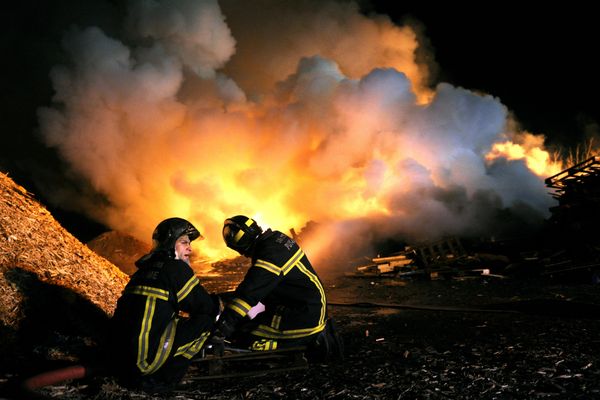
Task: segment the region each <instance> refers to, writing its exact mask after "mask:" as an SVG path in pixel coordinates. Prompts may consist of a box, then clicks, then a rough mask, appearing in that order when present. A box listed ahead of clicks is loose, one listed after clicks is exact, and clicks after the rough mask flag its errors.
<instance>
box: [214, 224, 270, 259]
mask: <svg viewBox="0 0 600 400" xmlns="http://www.w3.org/2000/svg"><path fill="white" fill-rule="evenodd" d="M262 233H263V230H262V228H261V227H260V226H258V224H257V223H256V221H255V220H253V219H252V218H248V217H246V216H244V215H236V216H235V217H231V218H227V219H226V220H225V223H224V225H223V240H225V244H226V245H227V247H229V248H230V249H233V250H235V251H237V252H238V253H240V254H242V255H244V256H248V255H250V253H251V250H252V247H253V246H254V243H255V242H256V239H258V237H259V236H260V235H261V234H262Z"/></svg>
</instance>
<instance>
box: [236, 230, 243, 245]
mask: <svg viewBox="0 0 600 400" xmlns="http://www.w3.org/2000/svg"><path fill="white" fill-rule="evenodd" d="M242 236H244V231H243V230H241V229H240V230H239V231H238V233H236V234H235V236H234V237H233V243H237V242H239V241H240V239H241V238H242Z"/></svg>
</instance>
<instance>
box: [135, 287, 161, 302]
mask: <svg viewBox="0 0 600 400" xmlns="http://www.w3.org/2000/svg"><path fill="white" fill-rule="evenodd" d="M125 293H132V294H140V295H142V296H148V297H155V298H157V299H161V300H164V301H168V300H169V292H168V291H166V290H163V289H159V288H155V287H151V286H132V287H129V288H126V289H125Z"/></svg>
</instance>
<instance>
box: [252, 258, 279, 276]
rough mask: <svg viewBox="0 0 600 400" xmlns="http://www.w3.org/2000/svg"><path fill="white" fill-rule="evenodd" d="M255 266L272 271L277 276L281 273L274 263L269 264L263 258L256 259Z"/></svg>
mask: <svg viewBox="0 0 600 400" xmlns="http://www.w3.org/2000/svg"><path fill="white" fill-rule="evenodd" d="M254 266H255V267H259V268H264V269H266V270H267V271H269V272H272V273H274V274H275V275H277V276H279V274H281V269H280V268H279V267H278V266H277V265H275V264H271V263H270V262H268V261H265V260H256V262H255V263H254Z"/></svg>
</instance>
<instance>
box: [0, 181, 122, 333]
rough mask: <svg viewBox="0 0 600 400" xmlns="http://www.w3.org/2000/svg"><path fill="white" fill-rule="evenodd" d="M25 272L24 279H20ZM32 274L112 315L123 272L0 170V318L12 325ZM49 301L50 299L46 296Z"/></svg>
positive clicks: (5, 324)
mask: <svg viewBox="0 0 600 400" xmlns="http://www.w3.org/2000/svg"><path fill="white" fill-rule="evenodd" d="M24 277H27V279H24ZM32 279H34V280H37V281H39V282H40V283H42V284H44V285H47V286H52V287H60V288H63V289H65V290H66V291H67V292H70V293H72V294H73V295H74V296H76V297H77V298H81V299H84V300H86V301H89V302H90V303H91V304H92V305H94V306H96V307H98V308H99V309H101V310H102V311H103V312H104V313H105V314H106V315H107V316H110V315H112V313H113V311H114V308H115V306H116V302H117V299H118V298H119V296H120V294H121V291H122V290H123V288H124V286H125V284H126V283H127V281H128V279H129V278H128V276H127V275H126V274H125V273H123V272H122V271H121V270H120V269H119V268H117V267H116V266H115V265H113V264H112V263H110V262H109V261H107V260H106V259H104V258H102V257H100V256H99V255H97V254H96V253H94V252H93V251H92V250H90V249H89V248H88V247H87V246H86V245H84V244H83V243H81V242H80V241H79V240H77V239H76V238H75V237H74V236H73V235H71V234H70V233H69V232H67V231H66V230H65V229H64V228H63V227H62V226H61V225H60V224H59V223H58V222H57V221H56V220H55V219H54V217H53V216H52V215H51V214H50V212H49V211H48V210H47V209H46V208H45V207H44V206H43V205H42V204H40V203H39V202H38V201H37V200H35V199H34V197H33V195H32V194H31V193H29V192H28V191H27V190H26V189H24V188H23V187H21V186H19V185H17V184H16V183H15V182H14V181H13V180H12V179H10V178H9V177H8V176H7V175H6V174H4V173H0V295H1V296H2V299H3V301H2V303H1V304H0V323H1V324H2V325H3V327H10V328H13V329H18V328H19V324H20V322H21V321H22V319H23V318H24V317H25V311H26V310H25V309H24V306H23V304H24V301H25V300H26V299H27V298H28V297H30V296H32V295H33V293H28V292H27V291H28V290H33V289H31V288H35V287H36V285H28V284H24V282H25V281H28V282H30V281H31V280H32ZM49 300H50V299H49Z"/></svg>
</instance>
